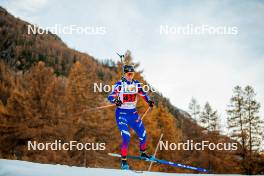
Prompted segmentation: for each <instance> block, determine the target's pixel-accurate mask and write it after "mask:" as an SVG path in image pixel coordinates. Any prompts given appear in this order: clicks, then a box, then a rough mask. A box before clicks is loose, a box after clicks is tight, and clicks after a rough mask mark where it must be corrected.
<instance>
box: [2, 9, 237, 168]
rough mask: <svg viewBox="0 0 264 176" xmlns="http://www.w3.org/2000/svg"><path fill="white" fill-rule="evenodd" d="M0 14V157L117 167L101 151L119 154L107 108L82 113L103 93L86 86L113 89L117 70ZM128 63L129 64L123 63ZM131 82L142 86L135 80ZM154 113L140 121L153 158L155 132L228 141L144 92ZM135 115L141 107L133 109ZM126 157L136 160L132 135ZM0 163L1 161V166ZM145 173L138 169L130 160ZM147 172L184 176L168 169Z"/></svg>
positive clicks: (208, 158) (196, 161)
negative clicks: (90, 147)
mask: <svg viewBox="0 0 264 176" xmlns="http://www.w3.org/2000/svg"><path fill="white" fill-rule="evenodd" d="M27 24H28V23H27V22H24V21H22V20H20V19H18V18H15V17H13V16H12V15H11V14H9V13H8V12H7V11H6V10H5V9H3V8H0V59H1V62H0V80H1V82H0V93H1V94H0V135H1V137H0V143H1V146H0V157H1V158H6V159H17V160H25V161H33V162H40V163H53V164H66V165H73V166H88V167H102V168H118V167H119V160H118V159H110V158H109V157H108V156H107V153H108V152H119V144H120V142H121V139H120V134H119V131H118V129H117V128H116V127H115V126H116V124H115V120H114V109H113V108H112V109H111V108H109V109H105V110H102V111H96V112H95V111H89V112H87V111H84V110H85V109H87V108H88V109H89V108H94V107H98V106H102V105H105V104H107V101H106V95H107V93H94V92H93V83H94V82H103V83H105V84H107V83H114V82H115V81H116V80H118V79H120V76H121V72H120V64H116V65H115V66H110V65H109V64H102V63H100V62H99V61H97V60H96V59H95V58H93V57H92V56H90V55H88V54H85V53H81V52H78V51H76V50H73V49H70V48H68V47H67V46H66V45H65V43H63V41H62V40H61V39H60V38H59V37H58V36H56V35H54V34H44V35H28V34H27V33H26V31H27V29H26V25H27ZM131 59H132V57H131ZM136 79H138V80H140V81H142V82H144V83H145V84H146V83H147V81H145V80H144V78H143V77H142V76H141V73H140V72H138V73H137V74H136ZM151 96H152V97H154V99H155V102H156V107H155V108H154V109H153V110H152V111H151V113H150V114H149V115H148V116H147V117H146V118H145V119H144V123H145V127H146V129H147V131H148V143H149V146H148V151H149V152H150V153H153V152H154V150H155V147H156V143H157V141H158V139H159V136H160V134H161V133H164V140H167V141H170V142H173V143H177V142H182V141H186V140H187V139H192V140H194V141H201V140H209V141H213V142H216V141H224V142H230V141H231V140H230V139H229V138H228V137H226V136H221V135H219V134H215V133H213V134H211V133H204V132H203V128H201V127H200V126H198V125H197V124H195V123H194V122H193V121H192V120H191V119H190V117H189V115H188V113H186V112H184V111H182V110H180V109H178V108H177V107H174V106H172V105H171V104H170V102H169V100H168V99H166V98H165V97H163V96H162V94H160V93H151ZM138 109H139V114H143V113H144V111H145V110H146V109H147V105H146V103H145V102H143V101H142V100H141V101H139V104H138ZM58 139H60V140H62V141H64V142H65V141H70V140H75V141H78V142H91V143H95V142H104V143H106V150H103V151H89V152H85V151H74V150H73V151H28V150H27V141H29V140H36V141H40V142H45V141H49V142H52V141H54V140H58ZM129 153H130V154H133V155H136V154H138V144H137V140H136V135H135V134H133V135H132V140H131V145H130V150H129ZM157 156H158V157H159V158H162V159H166V160H170V161H175V162H179V163H184V164H190V165H194V166H199V167H204V168H208V169H209V170H210V171H211V172H212V173H240V168H239V159H238V158H237V157H236V155H235V152H231V151H213V152H211V151H206V150H205V151H177V150H175V151H173V150H168V151H159V152H158V153H157ZM2 162H3V160H2ZM130 163H131V165H132V166H133V168H135V169H139V170H145V169H146V168H147V166H148V165H147V164H146V163H144V162H134V161H130ZM153 171H160V172H191V171H188V170H183V169H179V168H171V167H169V166H163V167H161V166H155V167H153Z"/></svg>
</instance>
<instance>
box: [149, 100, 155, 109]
mask: <svg viewBox="0 0 264 176" xmlns="http://www.w3.org/2000/svg"><path fill="white" fill-rule="evenodd" d="M148 105H149V107H151V108H153V106H154V102H153V101H151V100H149V101H148Z"/></svg>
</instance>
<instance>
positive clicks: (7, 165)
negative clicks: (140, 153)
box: [0, 159, 234, 176]
mask: <svg viewBox="0 0 264 176" xmlns="http://www.w3.org/2000/svg"><path fill="white" fill-rule="evenodd" d="M97 175H98V176H173V175H185V174H176V173H162V172H145V171H144V172H139V173H136V172H134V171H130V170H128V171H124V170H118V169H104V168H84V167H75V166H67V165H52V164H39V163H32V162H28V161H19V160H6V159H0V176H97ZM186 175H188V176H192V175H196V174H186ZM202 175H205V176H208V175H210V174H199V176H202ZM232 176H234V175H232Z"/></svg>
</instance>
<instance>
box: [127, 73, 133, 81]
mask: <svg viewBox="0 0 264 176" xmlns="http://www.w3.org/2000/svg"><path fill="white" fill-rule="evenodd" d="M125 76H126V79H127V80H128V81H132V79H133V78H134V72H127V73H126V74H125Z"/></svg>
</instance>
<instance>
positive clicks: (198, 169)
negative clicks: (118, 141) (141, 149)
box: [108, 153, 208, 172]
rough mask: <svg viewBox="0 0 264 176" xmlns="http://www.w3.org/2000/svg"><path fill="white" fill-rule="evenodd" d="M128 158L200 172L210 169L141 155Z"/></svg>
mask: <svg viewBox="0 0 264 176" xmlns="http://www.w3.org/2000/svg"><path fill="white" fill-rule="evenodd" d="M108 155H110V156H113V157H119V158H121V155H120V154H116V153H108ZM127 158H130V159H134V160H142V161H148V162H153V163H158V164H166V165H170V166H174V167H180V168H184V169H190V170H195V171H200V172H208V170H206V169H204V168H200V167H194V166H189V165H185V164H179V163H175V162H171V161H166V160H161V159H157V158H155V159H147V158H142V157H140V156H130V155H128V156H127Z"/></svg>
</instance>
